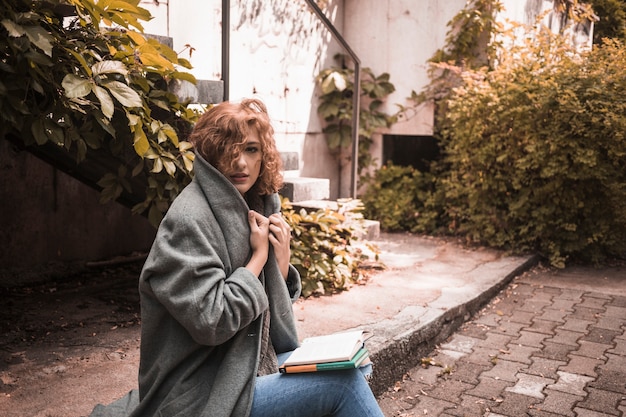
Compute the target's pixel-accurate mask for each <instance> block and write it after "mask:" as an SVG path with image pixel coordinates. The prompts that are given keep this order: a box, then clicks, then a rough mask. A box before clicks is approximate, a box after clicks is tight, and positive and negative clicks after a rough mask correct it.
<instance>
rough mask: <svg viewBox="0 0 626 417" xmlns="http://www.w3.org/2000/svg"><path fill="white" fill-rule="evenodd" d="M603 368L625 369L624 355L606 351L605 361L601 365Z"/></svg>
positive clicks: (625, 357)
mask: <svg viewBox="0 0 626 417" xmlns="http://www.w3.org/2000/svg"><path fill="white" fill-rule="evenodd" d="M601 368H605V369H615V370H626V356H621V355H613V354H610V353H607V355H606V363H605V364H604V365H602V366H601Z"/></svg>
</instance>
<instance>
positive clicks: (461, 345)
mask: <svg viewBox="0 0 626 417" xmlns="http://www.w3.org/2000/svg"><path fill="white" fill-rule="evenodd" d="M479 340H480V339H476V338H473V337H467V336H462V335H459V334H455V335H454V336H453V337H451V338H450V339H449V340H448V342H446V343H444V344H442V345H441V349H443V350H453V351H457V352H463V353H471V352H472V348H473V347H474V346H475V345H476V343H478V341H479Z"/></svg>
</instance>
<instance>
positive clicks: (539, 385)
mask: <svg viewBox="0 0 626 417" xmlns="http://www.w3.org/2000/svg"><path fill="white" fill-rule="evenodd" d="M553 383H554V380H553V379H550V378H543V377H540V376H536V375H529V374H525V373H521V372H520V373H518V374H517V382H516V383H515V385H514V386H512V387H509V388H505V390H506V391H509V392H514V393H517V394H522V395H528V396H529V397H535V398H539V399H543V398H544V397H545V396H544V394H543V389H544V388H545V387H546V386H547V385H550V384H553Z"/></svg>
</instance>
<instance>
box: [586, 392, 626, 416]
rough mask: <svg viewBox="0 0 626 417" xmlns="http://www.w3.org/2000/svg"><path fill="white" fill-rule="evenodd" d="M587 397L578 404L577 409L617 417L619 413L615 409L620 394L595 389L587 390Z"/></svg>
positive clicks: (619, 399)
mask: <svg viewBox="0 0 626 417" xmlns="http://www.w3.org/2000/svg"><path fill="white" fill-rule="evenodd" d="M587 392H588V395H587V397H586V398H585V400H584V401H582V402H580V403H578V407H579V408H585V409H588V410H592V411H597V412H599V413H605V414H609V415H613V416H619V415H620V411H619V410H618V409H617V406H618V404H619V403H620V401H621V398H622V394H619V393H616V392H610V391H604V390H598V389H595V388H587Z"/></svg>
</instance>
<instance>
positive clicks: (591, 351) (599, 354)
mask: <svg viewBox="0 0 626 417" xmlns="http://www.w3.org/2000/svg"><path fill="white" fill-rule="evenodd" d="M578 345H579V346H580V347H579V348H578V350H576V355H579V356H586V357H588V358H594V359H601V360H604V361H606V360H607V357H606V356H605V355H604V353H605V352H607V351H608V350H609V349H610V346H609V345H605V344H603V343H595V342H588V341H586V340H582V339H581V340H579V341H578Z"/></svg>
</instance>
